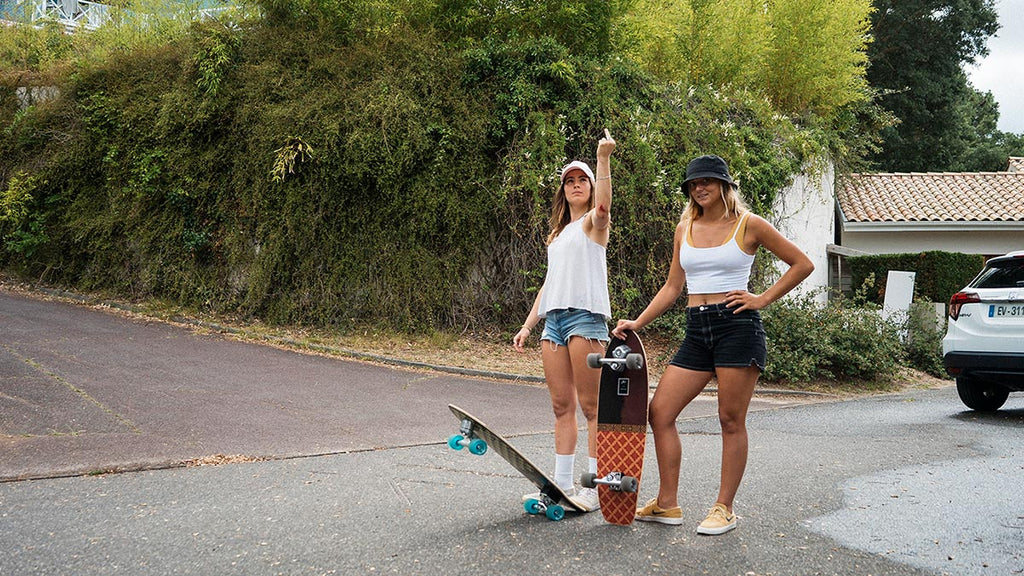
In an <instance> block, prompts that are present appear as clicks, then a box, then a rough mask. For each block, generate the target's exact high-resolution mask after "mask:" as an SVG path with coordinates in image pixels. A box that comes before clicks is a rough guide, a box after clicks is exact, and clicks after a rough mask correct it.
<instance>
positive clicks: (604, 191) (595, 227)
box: [584, 128, 615, 246]
mask: <svg viewBox="0 0 1024 576" xmlns="http://www.w3.org/2000/svg"><path fill="white" fill-rule="evenodd" d="M614 151H615V140H613V139H612V136H611V134H610V133H609V132H608V129H607V128H605V130H604V138H601V140H600V141H598V143H597V174H595V176H594V177H595V178H596V180H597V181H596V182H594V210H593V212H592V213H591V216H590V222H589V224H590V226H589V227H588V228H589V229H587V230H584V231H585V232H586V233H587V234H588V235H589V236H590V237H591V239H592V240H594V241H595V242H597V243H599V244H601V245H602V246H606V245H607V244H608V226H609V225H610V224H611V208H612V172H611V170H612V168H611V155H612V152H614Z"/></svg>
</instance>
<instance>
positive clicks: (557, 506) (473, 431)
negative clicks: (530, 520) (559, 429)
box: [448, 404, 590, 520]
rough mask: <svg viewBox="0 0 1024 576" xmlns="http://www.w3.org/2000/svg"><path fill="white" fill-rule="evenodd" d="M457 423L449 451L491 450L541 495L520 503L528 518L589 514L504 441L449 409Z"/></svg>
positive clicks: (457, 410) (471, 418)
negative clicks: (465, 449)
mask: <svg viewBox="0 0 1024 576" xmlns="http://www.w3.org/2000/svg"><path fill="white" fill-rule="evenodd" d="M448 409H449V410H451V411H452V414H454V415H455V418H457V419H458V420H459V422H460V428H459V433H458V434H455V435H453V436H451V437H450V438H449V439H448V447H449V448H452V449H453V450H462V449H463V448H468V449H469V451H470V452H472V453H473V454H477V455H482V454H484V453H485V452H487V449H488V447H490V448H493V449H494V451H495V452H497V453H498V455H499V456H501V457H502V458H504V459H505V461H506V462H508V463H509V464H511V465H512V467H513V468H515V469H516V470H518V471H519V473H520V474H522V475H523V476H525V477H526V479H527V480H529V481H530V482H532V483H533V485H534V486H536V487H537V489H538V490H539V491H540V498H530V499H528V500H527V501H526V502H524V503H523V508H525V509H526V511H527V512H529V513H530V514H544V515H545V516H547V517H548V519H549V520H561V519H562V518H563V517H565V511H566V510H570V511H573V512H589V511H590V510H588V509H586V508H583V507H582V506H579V505H578V504H576V503H575V502H573V501H572V500H570V499H569V496H568V495H567V494H566V493H565V491H564V490H562V489H561V488H559V486H558V485H557V484H555V481H554V480H552V479H551V478H549V477H548V476H547V474H544V472H542V471H541V470H540V468H538V467H537V466H535V465H534V464H533V462H530V461H529V460H528V459H527V458H526V456H523V455H522V453H520V452H519V450H516V449H515V447H513V446H512V445H511V444H509V443H508V441H507V440H505V439H504V438H502V437H501V436H499V435H498V434H495V433H494V432H492V431H491V429H490V428H488V427H487V425H486V424H484V423H483V422H481V421H480V420H479V419H477V418H476V417H475V416H472V415H470V414H469V413H468V412H466V411H465V410H463V409H461V408H459V407H458V406H454V405H452V404H449V405H448Z"/></svg>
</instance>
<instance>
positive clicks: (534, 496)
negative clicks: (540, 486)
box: [523, 488, 576, 504]
mask: <svg viewBox="0 0 1024 576" xmlns="http://www.w3.org/2000/svg"><path fill="white" fill-rule="evenodd" d="M562 492H565V495H566V496H568V497H569V498H572V497H573V496H575V495H576V489H575V488H562ZM543 499H544V497H543V496H541V493H540V492H530V493H529V494H523V504H526V502H527V501H528V500H537V501H538V502H539V501H541V500H543Z"/></svg>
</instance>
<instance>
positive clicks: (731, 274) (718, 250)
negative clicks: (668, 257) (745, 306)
mask: <svg viewBox="0 0 1024 576" xmlns="http://www.w3.org/2000/svg"><path fill="white" fill-rule="evenodd" d="M747 216H750V212H747V213H745V214H743V216H741V217H740V218H739V220H738V221H737V222H736V227H735V228H733V230H732V235H731V236H730V237H729V239H728V240H727V241H726V242H725V244H722V245H721V246H713V247H711V248H695V247H694V246H693V244H692V242H693V238H692V237H691V235H690V226H692V223H691V224H690V225H688V226H687V227H686V233H685V234H684V235H683V242H682V246H680V248H679V265H680V266H682V268H683V271H684V272H686V289H687V292H688V293H690V294H720V293H722V292H728V291H730V290H746V289H747V283H748V282H749V281H750V269H751V267H752V266H753V264H754V255H753V254H747V253H746V252H744V251H743V248H741V247H740V240H742V239H743V234H744V232H745V231H746V222H747Z"/></svg>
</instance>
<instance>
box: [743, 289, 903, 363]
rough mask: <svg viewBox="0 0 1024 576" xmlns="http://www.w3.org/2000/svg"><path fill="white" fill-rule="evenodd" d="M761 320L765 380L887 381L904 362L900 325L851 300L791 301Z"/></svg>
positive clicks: (773, 307) (778, 305) (770, 310)
mask: <svg viewBox="0 0 1024 576" xmlns="http://www.w3.org/2000/svg"><path fill="white" fill-rule="evenodd" d="M762 316H763V318H764V326H765V331H766V332H767V333H768V366H767V368H766V370H765V373H764V375H763V377H764V379H765V380H767V381H781V382H786V381H790V382H792V381H810V380H839V381H849V380H856V381H885V380H891V379H894V378H895V377H896V375H897V373H898V372H899V369H900V368H901V366H902V363H903V361H904V358H905V357H906V352H905V349H904V346H903V344H902V342H901V340H900V328H901V326H899V325H897V324H895V323H892V322H888V321H886V320H883V319H882V317H881V316H880V314H879V310H878V307H877V306H874V305H871V304H867V303H863V302H860V301H857V300H855V299H847V298H840V299H836V300H833V301H831V302H829V303H828V304H825V305H821V304H818V303H816V302H815V301H814V300H813V297H812V296H810V295H805V296H799V297H791V298H786V299H783V300H780V301H778V302H775V303H774V304H772V305H771V306H769V307H768V308H766V309H765V310H763V311H762Z"/></svg>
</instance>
